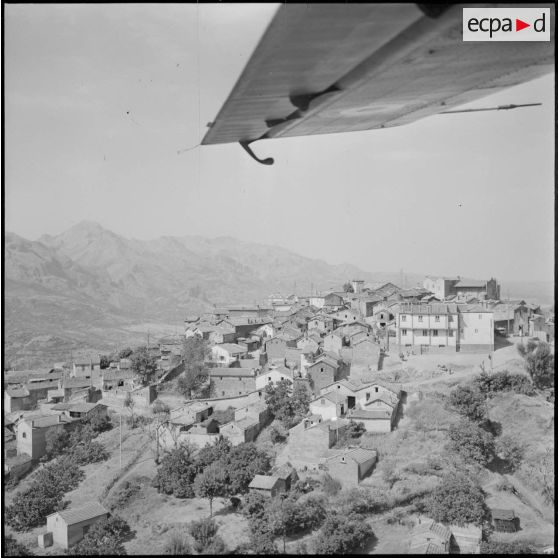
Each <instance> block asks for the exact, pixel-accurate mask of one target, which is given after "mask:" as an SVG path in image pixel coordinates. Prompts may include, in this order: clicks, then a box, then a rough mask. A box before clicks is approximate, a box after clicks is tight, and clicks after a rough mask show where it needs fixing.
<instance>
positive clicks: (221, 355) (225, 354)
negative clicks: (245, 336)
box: [211, 343, 248, 366]
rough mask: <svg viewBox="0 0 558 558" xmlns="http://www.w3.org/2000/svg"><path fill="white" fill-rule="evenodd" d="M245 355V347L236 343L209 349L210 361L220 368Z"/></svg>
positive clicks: (246, 351)
mask: <svg viewBox="0 0 558 558" xmlns="http://www.w3.org/2000/svg"><path fill="white" fill-rule="evenodd" d="M247 353H248V350H247V349H246V347H243V346H241V345H237V344H236V343H223V344H222V345H214V346H213V347H211V360H212V361H213V362H217V363H219V364H220V365H222V366H230V365H231V364H232V363H233V362H234V361H236V360H239V359H240V358H241V357H242V356H244V355H246V354H247Z"/></svg>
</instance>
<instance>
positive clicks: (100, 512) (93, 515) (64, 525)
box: [46, 502, 109, 549]
mask: <svg viewBox="0 0 558 558" xmlns="http://www.w3.org/2000/svg"><path fill="white" fill-rule="evenodd" d="M108 515H109V513H108V511H107V510H106V509H105V508H104V507H103V506H101V504H99V503H98V502H91V503H89V504H86V505H85V506H81V507H79V508H67V509H65V510H62V511H58V512H55V513H51V514H50V515H47V518H46V520H47V533H52V539H53V541H54V543H55V544H57V545H58V546H60V547H62V548H64V549H68V548H70V547H71V546H73V545H74V544H76V543H78V542H79V541H81V539H83V537H84V536H85V535H86V534H87V532H88V531H89V529H90V528H91V526H92V525H94V524H95V523H97V522H98V521H101V520H103V519H106V518H107V517H108Z"/></svg>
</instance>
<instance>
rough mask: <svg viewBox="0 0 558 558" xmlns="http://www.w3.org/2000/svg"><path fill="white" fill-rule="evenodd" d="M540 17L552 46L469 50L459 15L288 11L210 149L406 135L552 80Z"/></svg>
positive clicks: (402, 8)
mask: <svg viewBox="0 0 558 558" xmlns="http://www.w3.org/2000/svg"><path fill="white" fill-rule="evenodd" d="M468 6H471V5H468ZM481 6H486V7H489V6H490V7H493V6H494V4H490V5H481ZM496 6H497V7H509V6H510V4H497V5H496ZM513 6H515V7H521V6H522V5H521V4H519V5H518V4H513ZM524 6H525V7H526V6H528V5H527V4H526V5H524ZM540 7H550V8H551V20H552V21H551V22H550V24H551V41H550V42H526V41H523V42H463V39H462V6H458V5H433V4H428V5H425V4H342V3H339V4H288V3H285V4H282V5H281V6H280V7H279V8H278V11H277V13H276V15H275V16H274V18H273V19H272V21H271V23H270V24H269V26H268V28H267V30H266V32H265V33H264V35H263V37H262V39H261V40H260V42H259V44H258V46H257V47H256V49H255V51H254V53H253V54H252V56H251V58H250V60H249V61H248V63H247V65H246V67H245V69H244V71H243V72H242V74H241V75H240V77H239V79H238V81H237V83H236V85H235V86H234V88H233V90H232V92H231V93H230V95H229V97H228V99H227V100H226V102H225V103H224V105H223V107H222V108H221V110H220V111H219V114H218V115H217V117H216V119H215V121H214V122H212V123H211V124H210V128H209V130H208V132H207V134H206V135H205V137H204V139H203V141H202V145H210V144H218V143H231V142H240V143H241V145H243V147H244V148H245V149H246V150H247V151H248V152H249V153H250V154H251V155H252V156H254V155H253V153H252V152H251V150H250V148H249V147H248V146H249V144H250V143H251V142H253V141H255V140H258V139H271V138H277V137H291V136H305V135H312V134H330V133H338V132H355V131H359V130H371V129H377V128H387V127H391V126H399V125H402V124H407V123H410V122H414V121H416V120H418V119H420V118H424V117H426V116H430V115H432V114H437V113H439V112H442V111H447V110H448V109H451V108H452V107H456V106H459V105H462V104H464V103H468V102H471V101H473V100H476V99H479V98H481V97H484V96H486V95H490V94H492V93H495V92H497V91H499V90H501V89H504V88H507V87H511V86H513V85H517V84H519V83H523V82H525V81H529V80H531V79H534V78H536V77H539V76H541V75H544V74H546V73H549V72H552V71H553V70H554V44H553V43H554V8H553V5H552V4H544V5H541V6H540ZM256 159H257V158H256ZM260 162H265V164H271V163H272V162H273V161H272V160H271V159H268V160H267V161H260Z"/></svg>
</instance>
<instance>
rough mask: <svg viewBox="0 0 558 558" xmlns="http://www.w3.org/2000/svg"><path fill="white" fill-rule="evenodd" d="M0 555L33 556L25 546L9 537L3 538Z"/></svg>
mask: <svg viewBox="0 0 558 558" xmlns="http://www.w3.org/2000/svg"><path fill="white" fill-rule="evenodd" d="M2 554H3V555H4V556H34V554H33V553H32V552H31V551H30V550H29V549H28V548H27V547H26V546H25V545H23V544H21V543H18V542H17V541H16V540H15V539H14V538H13V537H12V536H11V535H6V536H5V537H4V540H3V544H2Z"/></svg>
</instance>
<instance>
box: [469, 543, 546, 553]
mask: <svg viewBox="0 0 558 558" xmlns="http://www.w3.org/2000/svg"><path fill="white" fill-rule="evenodd" d="M480 551H481V554H538V552H537V549H536V548H535V547H534V546H533V545H532V544H531V543H529V542H524V541H513V542H498V541H482V542H481V547H480Z"/></svg>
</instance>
